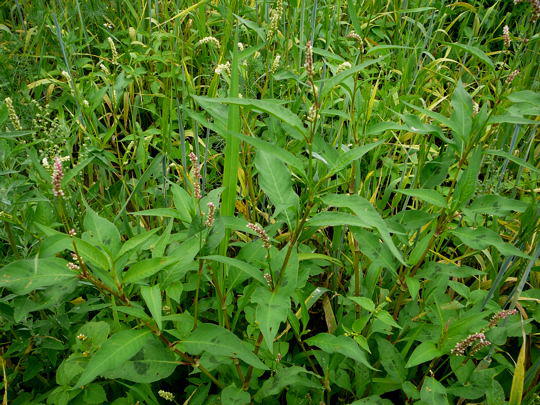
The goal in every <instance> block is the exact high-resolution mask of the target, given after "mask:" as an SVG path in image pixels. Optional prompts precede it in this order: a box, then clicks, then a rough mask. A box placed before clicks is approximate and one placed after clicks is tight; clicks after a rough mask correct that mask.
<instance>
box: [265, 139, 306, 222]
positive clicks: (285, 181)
mask: <svg viewBox="0 0 540 405" xmlns="http://www.w3.org/2000/svg"><path fill="white" fill-rule="evenodd" d="M255 167H256V168H257V171H258V172H259V185H260V186H261V188H262V189H263V191H264V192H265V194H266V195H267V196H268V198H269V199H270V201H271V202H272V204H274V205H275V207H276V211H275V213H274V215H278V214H279V213H281V212H283V213H284V215H285V217H286V219H287V224H289V226H290V227H292V226H293V224H294V216H293V213H294V212H295V211H296V210H297V209H298V201H299V198H298V195H297V194H296V193H295V192H294V191H293V189H292V181H291V173H290V172H289V170H288V169H287V167H286V166H285V164H284V163H283V162H282V161H281V160H279V159H278V158H276V157H275V156H274V155H273V154H270V153H267V152H263V151H261V150H259V151H258V152H257V156H256V157H255ZM289 208H293V213H291V212H290V210H289Z"/></svg>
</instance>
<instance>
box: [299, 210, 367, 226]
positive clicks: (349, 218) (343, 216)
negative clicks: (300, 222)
mask: <svg viewBox="0 0 540 405" xmlns="http://www.w3.org/2000/svg"><path fill="white" fill-rule="evenodd" d="M307 225H309V226H317V227H319V226H343V225H349V226H360V227H363V228H371V226H370V224H369V222H366V221H364V220H363V219H362V218H359V217H357V216H355V215H351V214H347V213H345V212H337V211H327V212H319V213H318V214H316V215H314V216H313V217H312V218H310V219H309V221H307Z"/></svg>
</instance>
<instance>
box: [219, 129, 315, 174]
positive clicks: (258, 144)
mask: <svg viewBox="0 0 540 405" xmlns="http://www.w3.org/2000/svg"><path fill="white" fill-rule="evenodd" d="M225 133H229V132H228V131H225ZM230 135H231V136H234V137H235V138H238V139H239V140H241V141H243V142H245V143H247V144H249V145H251V146H253V147H255V148H256V149H257V150H259V151H263V152H266V153H270V154H272V155H273V156H274V157H275V158H276V159H279V160H281V161H282V162H283V163H286V164H288V165H289V166H290V167H291V168H294V169H296V170H298V171H300V173H303V174H305V173H304V168H303V166H304V163H303V161H302V160H301V159H299V158H298V157H296V156H295V155H293V154H292V153H291V152H289V151H288V150H285V149H283V148H281V147H279V146H277V145H275V144H272V143H270V142H266V141H265V140H263V139H260V138H257V137H255V136H247V135H244V134H241V133H239V132H237V133H231V134H230Z"/></svg>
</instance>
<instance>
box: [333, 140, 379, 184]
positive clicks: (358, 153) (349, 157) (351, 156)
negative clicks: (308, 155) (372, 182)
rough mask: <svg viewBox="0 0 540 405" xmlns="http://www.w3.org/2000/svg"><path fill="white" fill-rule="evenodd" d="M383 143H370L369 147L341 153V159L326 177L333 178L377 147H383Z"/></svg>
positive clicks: (339, 158)
mask: <svg viewBox="0 0 540 405" xmlns="http://www.w3.org/2000/svg"><path fill="white" fill-rule="evenodd" d="M382 143H383V141H378V142H374V143H369V144H367V145H362V146H358V147H356V148H353V149H351V150H349V151H347V152H344V153H341V154H340V155H339V157H338V158H337V160H336V161H335V163H334V165H333V166H332V168H331V169H330V171H329V172H328V174H327V175H326V177H330V176H333V175H334V174H336V173H338V172H340V171H342V170H343V169H345V168H346V167H347V166H349V165H350V164H351V163H352V162H354V161H356V160H358V159H360V158H361V157H362V156H364V155H365V154H366V153H368V152H369V151H370V150H372V149H375V148H376V147H377V146H379V145H381V144H382Z"/></svg>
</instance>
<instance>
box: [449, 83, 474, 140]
mask: <svg viewBox="0 0 540 405" xmlns="http://www.w3.org/2000/svg"><path fill="white" fill-rule="evenodd" d="M452 107H453V108H454V112H453V113H452V117H451V121H452V130H453V131H454V134H455V135H456V136H457V137H458V138H459V139H460V140H461V143H462V144H466V143H467V141H468V140H469V138H470V135H471V128H472V115H473V107H472V98H471V96H470V95H469V93H467V92H466V91H465V89H464V88H463V83H461V81H459V82H458V84H457V86H456V89H455V91H454V95H453V96H452Z"/></svg>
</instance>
